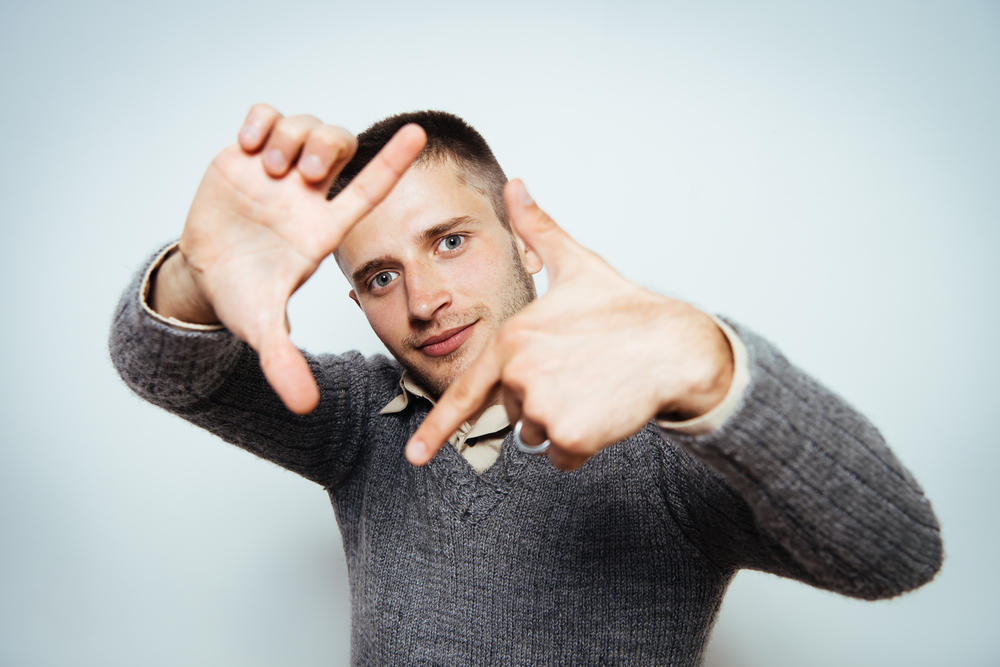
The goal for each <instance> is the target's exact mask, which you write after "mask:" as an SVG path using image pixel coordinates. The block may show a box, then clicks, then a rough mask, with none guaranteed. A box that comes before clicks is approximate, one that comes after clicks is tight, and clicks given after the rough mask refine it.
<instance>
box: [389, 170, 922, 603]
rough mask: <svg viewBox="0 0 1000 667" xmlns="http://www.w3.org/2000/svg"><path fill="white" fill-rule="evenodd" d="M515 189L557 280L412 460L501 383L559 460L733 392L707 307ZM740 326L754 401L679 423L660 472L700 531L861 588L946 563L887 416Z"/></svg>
mask: <svg viewBox="0 0 1000 667" xmlns="http://www.w3.org/2000/svg"><path fill="white" fill-rule="evenodd" d="M505 194H506V195H507V196H506V202H507V205H508V208H509V210H510V213H511V221H512V223H513V224H514V226H515V229H516V230H517V232H518V233H519V234H520V235H521V237H522V238H523V239H524V241H525V243H526V244H527V245H529V246H531V247H532V248H533V249H534V250H535V252H536V253H537V254H539V255H540V256H541V257H542V258H543V260H544V261H545V264H546V266H547V267H548V268H549V276H550V289H549V293H548V294H546V295H545V296H544V297H542V298H541V299H539V300H538V301H536V302H535V303H533V304H532V305H531V306H529V307H528V308H526V309H525V310H524V311H522V312H521V313H519V314H518V315H517V316H515V317H513V318H511V319H510V320H509V321H508V322H507V323H506V324H505V325H504V327H503V328H502V329H501V330H500V332H499V333H498V336H497V338H496V341H495V342H494V344H492V345H491V346H488V347H487V348H486V349H485V350H484V352H483V354H482V355H481V356H480V358H479V359H477V361H476V362H475V363H474V364H473V365H472V366H471V367H470V368H469V369H468V371H467V372H466V373H465V374H464V375H463V376H462V377H460V378H459V379H458V380H457V381H456V382H455V383H454V384H452V386H451V387H450V388H449V389H448V391H447V392H446V393H445V395H444V396H442V399H441V400H440V401H439V402H438V404H437V406H436V407H435V409H434V410H433V411H432V412H431V414H430V415H428V417H427V419H426V420H425V421H424V423H423V425H421V427H420V429H418V431H417V432H416V433H415V434H414V435H413V437H412V438H411V440H410V442H409V443H408V449H407V456H408V457H409V459H410V461H411V462H413V463H416V464H422V463H424V462H426V461H427V460H429V458H430V457H431V456H433V454H434V452H436V451H437V447H438V446H439V444H438V443H439V442H441V441H443V440H444V439H445V438H447V436H448V435H449V434H450V433H451V432H453V431H454V429H455V427H456V426H457V424H459V423H461V421H462V420H463V419H464V418H465V416H466V415H468V414H472V412H474V410H475V409H476V408H478V406H479V405H481V404H482V402H483V401H484V400H485V397H487V396H488V395H489V394H490V393H491V392H492V391H494V390H495V389H496V387H497V386H502V388H503V394H504V403H505V405H506V407H507V411H508V413H509V414H510V417H511V420H517V419H523V420H524V428H523V430H522V433H524V434H525V440H527V441H528V442H529V443H534V442H541V441H542V440H543V439H545V438H548V439H550V440H551V446H550V448H549V450H548V456H549V458H550V460H551V461H552V462H553V464H554V465H556V466H558V467H562V468H575V467H578V466H580V465H582V464H583V463H584V462H585V461H586V460H587V459H588V458H589V457H590V456H592V455H593V454H595V453H596V452H598V451H600V450H601V449H603V448H605V447H608V446H611V445H612V444H614V443H615V442H617V441H619V440H621V439H623V438H625V437H626V436H628V435H630V434H632V433H634V432H636V431H638V430H639V429H640V428H642V427H643V426H644V425H645V424H646V423H647V422H648V421H649V420H650V419H652V418H654V417H660V418H661V424H662V423H663V421H662V418H667V419H669V420H670V421H674V422H676V421H677V420H678V419H689V420H690V419H692V418H695V419H696V418H698V417H701V416H703V415H706V413H709V412H710V411H712V410H713V408H715V407H716V406H718V405H719V404H720V403H724V402H725V397H726V395H727V393H728V389H729V387H730V385H731V383H732V379H733V376H734V371H735V369H736V368H737V365H736V364H735V363H734V358H733V351H734V350H733V349H731V348H730V346H729V344H728V343H727V342H726V338H725V336H724V335H723V334H722V332H721V331H720V329H719V327H718V326H716V324H715V323H714V321H713V320H712V319H711V318H710V317H709V316H707V315H705V314H704V313H701V312H700V311H697V310H696V309H694V308H693V307H691V306H690V305H688V304H684V303H682V302H679V301H676V300H673V299H667V298H665V297H662V296H659V295H655V294H652V293H650V292H648V291H646V290H643V289H641V288H639V287H637V286H635V285H633V284H631V283H629V282H628V281H627V280H625V279H624V278H622V277H621V276H620V275H619V274H618V273H617V272H615V271H614V270H613V269H612V268H611V267H610V266H608V265H607V263H605V262H604V261H603V260H602V259H601V258H600V257H598V256H597V255H595V254H594V253H592V252H590V251H588V250H586V249H585V248H582V247H581V246H580V245H579V244H577V243H575V242H574V241H573V240H572V239H571V238H570V237H569V236H568V235H567V234H566V233H565V232H564V231H562V230H561V229H560V228H559V227H558V226H557V225H556V224H555V223H554V222H553V221H552V220H551V219H549V218H548V216H546V215H545V214H544V213H543V212H542V211H541V210H540V209H538V207H537V206H536V205H535V204H534V202H533V201H531V200H530V198H529V197H527V193H526V192H524V191H523V186H522V185H520V183H518V182H516V181H515V182H512V183H511V184H509V185H508V190H507V192H506V193H505ZM741 338H742V339H743V340H744V341H745V342H746V348H747V350H749V359H748V361H747V363H748V364H749V368H750V371H749V376H750V377H749V387H748V388H747V390H746V393H745V394H744V397H743V400H742V404H741V405H740V406H739V407H738V408H737V410H736V412H735V414H733V415H732V416H731V417H730V418H729V419H728V420H726V421H725V423H724V424H722V426H721V427H720V428H716V429H714V430H711V432H709V433H705V434H701V435H698V434H696V433H688V434H685V433H682V432H679V431H674V432H670V433H669V435H668V437H669V438H670V440H671V441H672V442H674V443H676V444H678V445H680V449H676V448H674V449H672V450H671V448H669V447H668V448H667V449H666V450H664V452H665V453H664V459H663V462H662V463H661V469H660V470H659V471H658V478H659V479H660V480H661V490H662V491H663V493H664V495H665V496H666V497H667V499H668V505H669V506H670V507H671V508H672V511H675V512H676V513H677V516H676V518H677V520H678V522H679V523H680V524H681V525H682V526H684V527H685V529H686V532H687V534H688V535H689V537H690V538H691V539H692V541H693V542H695V544H696V545H698V546H699V548H700V549H701V550H702V552H703V553H705V555H706V557H708V558H709V560H711V561H712V562H714V563H715V564H716V565H717V566H718V567H720V568H721V569H723V570H726V571H730V570H734V569H737V568H740V567H750V568H756V569H762V570H766V571H770V572H775V573H779V574H783V575H785V576H791V577H794V578H797V579H800V580H803V581H807V582H809V583H811V584H814V585H817V586H821V587H824V588H830V589H833V590H837V591H839V592H842V593H845V594H849V595H855V596H859V597H885V596H890V595H894V594H897V593H899V592H902V591H904V590H908V589H910V588H912V587H915V586H917V585H920V584H921V583H923V582H925V581H927V580H928V579H929V578H930V577H931V576H933V574H934V572H936V570H937V569H938V567H939V565H940V558H941V543H940V536H939V534H938V529H937V523H936V520H935V519H934V515H933V513H932V512H931V510H930V506H929V504H928V503H927V501H926V500H925V499H924V497H923V494H922V492H921V490H920V488H919V486H917V484H916V483H915V482H914V480H913V479H912V477H911V476H910V475H909V473H907V472H906V471H905V470H904V469H903V468H902V466H900V465H899V463H898V461H896V459H895V458H894V457H893V456H892V454H891V452H889V450H888V448H886V446H885V444H884V442H883V441H882V439H881V436H879V434H878V432H877V431H876V430H875V429H874V428H873V427H872V426H871V425H870V424H868V422H867V421H865V420H864V418H863V417H861V416H860V415H858V414H857V413H856V412H855V411H854V410H852V409H851V408H850V407H849V406H847V405H846V404H845V403H844V402H843V401H841V400H840V399H839V398H837V397H836V396H834V395H832V394H831V393H830V392H829V391H827V390H826V389H824V388H823V387H821V386H819V385H818V384H817V383H816V382H815V381H813V380H811V379H810V378H808V377H807V376H806V375H804V374H803V373H801V372H800V371H798V370H797V369H795V368H794V367H792V366H791V365H790V364H788V362H787V361H786V360H785V359H784V358H783V357H782V356H781V355H780V354H778V353H777V352H776V351H775V350H774V349H773V348H771V347H770V345H768V344H767V343H766V342H765V341H763V340H761V339H759V338H757V337H756V336H753V335H752V334H749V333H748V332H746V333H743V334H742V335H741ZM529 427H530V428H529ZM529 434H530V435H529ZM670 451H673V452H674V453H675V454H676V456H673V455H671V454H670ZM706 464H707V466H708V467H706ZM681 469H683V474H679V472H678V471H679V470H681ZM713 471H714V472H713ZM681 488H683V489H684V490H683V491H679V489H681Z"/></svg>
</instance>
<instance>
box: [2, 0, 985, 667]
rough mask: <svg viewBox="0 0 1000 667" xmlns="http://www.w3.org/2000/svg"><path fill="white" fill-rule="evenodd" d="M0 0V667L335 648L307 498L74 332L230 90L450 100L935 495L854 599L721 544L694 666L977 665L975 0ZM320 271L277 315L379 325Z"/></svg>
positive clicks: (175, 190)
mask: <svg viewBox="0 0 1000 667" xmlns="http://www.w3.org/2000/svg"><path fill="white" fill-rule="evenodd" d="M695 5H696V6H695ZM804 5H808V6H809V7H808V8H806V7H805V6H804ZM0 12H2V13H0V91H2V93H0V94H2V100H3V104H2V106H0V127H2V128H3V133H4V136H3V140H2V142H0V146H2V149H0V155H2V160H0V222H2V225H3V228H2V229H3V236H2V242H0V281H2V283H0V284H2V291H0V299H2V301H0V306H2V310H0V312H2V318H3V327H2V329H0V392H2V393H0V398H2V400H0V664H2V665H17V666H20V665H70V664H72V665H77V666H81V667H82V666H85V665H100V666H102V667H106V666H110V665H123V666H125V665H128V666H133V665H180V664H183V665H216V666H218V665H222V666H225V665H241V666H256V665H301V666H308V665H342V664H346V663H347V661H348V654H349V618H348V615H349V610H348V604H347V584H346V578H345V572H344V560H343V554H342V550H341V547H340V541H339V537H338V534H337V529H336V524H335V521H334V517H333V512H332V511H331V509H330V507H329V503H328V500H327V498H326V496H325V495H324V493H323V491H322V490H321V489H320V488H319V487H317V486H315V485H313V484H311V483H309V482H306V481H303V480H301V479H299V478H297V477H295V476H294V475H292V474H290V473H286V472H284V471H281V470H279V469H277V468H275V467H274V466H271V465H270V464H266V463H263V462H260V461H258V460H255V459H254V458H252V457H251V456H249V455H247V454H245V453H243V452H241V451H238V450H236V449H235V448H232V447H230V446H228V445H225V444H223V443H221V442H220V441H217V440H215V439H213V438H212V437H209V436H207V435H204V434H202V433H201V432H199V431H198V430H197V429H195V428H194V427H191V426H189V425H187V424H186V423H183V422H182V421H180V420H179V419H176V418H174V417H171V416H169V415H167V414H165V413H162V412H160V411H158V410H156V409H154V408H152V407H149V406H147V405H145V404H143V403H141V402H140V401H139V400H138V399H136V398H134V397H133V396H132V395H131V394H130V393H129V392H128V391H127V390H126V388H125V387H124V385H123V384H122V383H121V382H120V381H119V380H118V378H117V376H116V375H115V372H114V370H113V369H112V367H111V365H110V362H109V361H108V358H107V352H106V343H105V340H106V336H107V329H108V324H109V321H110V317H111V313H112V310H113V308H114V305H115V302H116V301H117V298H118V294H119V293H120V291H121V289H122V288H123V287H124V285H125V284H126V282H127V281H128V279H129V277H130V275H131V273H132V272H133V270H134V269H135V268H136V267H137V266H139V264H140V263H141V262H142V261H143V260H144V258H145V257H146V256H147V254H148V253H149V252H151V251H152V250H153V249H154V248H155V247H156V246H157V245H158V244H160V243H162V242H165V241H167V240H169V239H171V238H173V237H175V236H177V235H178V234H179V232H180V229H181V226H182V224H183V221H184V217H185V214H186V211H187V207H188V204H189V202H190V199H191V196H192V194H193V193H194V190H195V187H196V186H197V183H198V181H199V179H200V177H201V174H202V173H203V171H204V168H205V166H206V165H207V163H208V162H209V160H210V159H211V158H212V156H213V155H214V154H215V153H216V152H218V151H219V150H220V149H221V148H222V147H223V146H225V145H226V144H227V143H230V142H231V141H233V140H234V139H235V136H236V131H237V129H238V127H239V124H240V122H241V120H242V117H243V115H244V113H245V111H246V109H247V108H248V107H249V106H250V105H251V104H252V103H254V102H258V101H267V102H270V103H272V104H274V105H275V106H277V107H278V108H279V109H281V110H282V111H284V112H288V113H299V112H309V113H313V114H315V115H317V116H319V117H321V118H323V119H324V120H329V121H332V122H336V123H339V124H341V125H344V126H345V127H347V128H349V129H351V130H353V131H356V132H357V131H360V130H361V129H363V128H364V127H366V126H367V125H368V124H370V123H371V122H373V121H375V120H377V119H379V118H381V117H383V116H385V115H389V114H391V113H395V112H399V111H405V110H414V109H422V108H437V109H445V110H449V111H452V112H454V113H457V114H459V115H461V116H463V117H465V118H466V119H467V120H468V121H469V122H471V123H472V124H473V125H475V126H476V127H477V128H478V129H479V130H480V131H481V132H482V133H483V134H484V135H485V136H486V137H487V139H488V140H489V141H490V142H491V144H492V146H493V148H494V150H495V152H496V154H497V156H498V158H499V159H500V162H501V164H503V165H504V167H505V169H506V170H507V173H508V175H509V176H520V177H522V178H524V179H525V180H526V182H527V184H528V186H529V188H530V190H531V192H532V194H533V195H534V197H535V199H536V200H537V201H538V202H539V203H540V204H541V205H542V206H543V207H545V208H546V209H547V210H548V211H549V212H550V213H551V214H552V215H553V216H554V217H556V219H557V220H559V221H560V222H561V223H562V224H563V225H564V226H565V227H566V228H567V229H569V230H570V232H571V233H573V234H574V235H575V236H576V237H577V238H578V239H579V240H580V241H582V242H583V243H585V244H586V245H588V246H589V247H591V248H594V249H595V250H597V251H599V252H600V253H601V254H603V256H604V257H606V258H607V259H608V260H609V261H610V262H611V263H612V264H613V265H615V266H616V267H617V268H618V269H619V270H621V271H622V272H623V273H624V274H625V275H626V276H628V277H630V278H631V279H633V280H635V281H637V282H639V283H641V284H643V285H647V286H650V287H652V288H655V289H658V290H660V291H663V292H666V293H669V294H674V295H680V296H682V297H684V298H686V299H688V300H691V301H693V302H694V303H696V304H698V305H700V306H701V307H703V308H706V309H708V310H711V311H713V312H720V313H724V314H727V315H729V316H732V317H734V318H735V319H737V320H739V321H741V322H743V323H744V324H747V325H749V326H750V327H752V328H754V329H756V330H757V331H759V332H761V333H763V334H764V335H765V336H767V337H769V338H770V339H771V340H773V341H775V342H776V343H777V344H778V345H779V346H780V347H781V348H782V349H783V350H784V351H785V352H786V353H787V355H788V356H789V357H790V358H791V359H792V360H793V361H795V362H796V363H798V364H799V365H800V366H802V367H804V368H805V369H807V370H808V371H810V372H811V373H813V374H814V375H816V376H817V377H818V378H819V379H820V380H822V381H823V382H825V383H827V384H828V385H829V386H830V387H832V388H833V389H834V390H835V391H837V392H839V393H841V394H842V395H844V396H846V397H848V398H849V400H850V401H851V402H853V403H854V404H855V405H856V406H857V407H859V408H860V409H861V410H862V411H863V412H865V413H866V414H867V415H869V416H870V417H871V418H872V419H873V420H874V421H875V423H876V424H877V425H879V427H880V428H881V429H882V431H883V433H884V434H885V435H886V437H887V438H888V439H889V441H890V443H891V444H892V446H893V447H894V450H895V451H896V453H897V454H898V455H899V457H900V458H901V459H902V460H903V462H904V463H905V464H906V465H907V466H909V468H910V469H911V470H912V471H913V472H914V474H915V475H916V477H917V478H918V479H919V480H920V481H921V483H922V484H923V485H924V487H925V489H926V491H927V493H928V495H929V496H930V498H931V500H932V502H933V503H934V507H935V509H936V510H937V513H938V516H939V518H940V520H941V522H942V524H943V527H944V537H945V546H946V550H947V560H946V563H945V567H944V569H943V571H942V572H941V574H940V575H939V576H938V578H937V579H936V580H935V581H934V582H933V583H932V584H930V585H928V586H927V587H925V588H924V589H921V590H919V591H917V592H915V593H912V594H909V595H906V596H904V597H902V598H900V599H897V600H892V601H888V602H879V603H863V602H858V601H854V600H848V599H844V598H841V597H838V596H836V595H833V594H829V593H824V592H818V591H815V590H812V589H809V588H807V587H805V586H802V585H799V584H796V583H791V582H787V581H781V580H778V579H776V578H774V577H769V576H764V575H757V574H753V573H741V574H740V575H739V576H738V577H737V578H736V581H735V583H734V585H733V587H732V589H731V592H730V595H729V596H728V598H727V600H726V603H725V605H724V607H723V610H722V614H721V617H720V619H719V622H718V625H717V628H716V632H715V635H714V638H713V640H712V645H711V650H710V655H709V662H710V664H713V665H721V666H728V667H738V666H744V667H750V666H756V665H767V666H769V667H773V666H782V665H788V666H800V665H810V666H831V667H832V666H835V665H837V666H839V665H908V666H920V665H928V666H930V665H942V664H951V665H963V666H967V667H972V666H978V665H996V664H998V662H1000V641H998V640H997V638H996V637H997V628H998V627H1000V602H998V598H997V594H998V593H1000V580H998V579H1000V574H998V572H1000V568H997V567H996V564H995V560H996V555H997V551H998V547H1000V538H998V532H997V518H996V517H997V511H998V509H1000V502H998V498H997V492H996V486H997V485H996V481H995V480H996V477H997V473H996V468H997V466H998V464H1000V454H998V437H997V436H996V429H995V425H994V424H993V423H992V421H993V420H994V419H995V417H996V416H997V405H998V399H1000V393H998V390H997V376H998V371H1000V359H998V353H997V345H996V331H997V329H998V324H1000V323H998V317H997V315H998V305H1000V300H998V296H1000V295H998V288H1000V275H998V274H1000V270H998V268H1000V262H998V259H997V256H998V251H1000V194H998V192H1000V188H998V183H1000V178H998V177H1000V157H998V156H1000V130H998V128H1000V93H998V91H1000V4H998V3H997V2H995V1H994V2H978V3H977V2H962V3H945V2H940V3H928V2H895V3H884V2H883V3H869V2H843V1H837V2H825V3H793V2H788V3H779V2H767V3H735V2H733V3H711V4H709V3H669V4H664V3H660V2H656V3H654V2H649V3H628V2H615V3H612V2H606V3H599V2H572V3H571V2H565V3H548V4H546V3H516V2H514V3H503V4H501V3H491V4H488V5H487V4H483V5H473V4H472V3H457V2H456V3H453V4H436V3H403V2H398V3H395V4H379V3H374V2H370V3H359V2H356V3H349V4H348V3H338V2H324V3H318V2H317V3H307V2H298V3H296V2H281V3H278V2H274V3H260V2H232V3H222V2H214V3H213V2H208V3H205V2H190V1H186V0H185V1H175V2H157V3H137V2H130V3H125V2H119V3H115V2H107V3H100V2H92V1H84V2H64V3H53V2H44V1H42V2H32V3H30V4H29V3H25V2H21V3H12V2H3V3H2V4H0ZM346 291H347V285H346V283H345V282H344V280H343V278H342V277H341V276H340V275H339V273H337V271H336V267H335V266H333V265H332V264H328V265H326V266H324V268H323V269H322V270H321V272H320V273H319V274H318V275H317V276H316V278H315V279H314V280H313V281H312V282H311V283H309V284H308V285H307V286H306V287H305V288H303V289H302V290H301V292H300V293H299V294H298V295H296V297H295V298H294V299H293V302H292V305H291V309H290V312H291V318H292V324H293V327H294V332H293V333H294V338H295V340H296V342H297V343H298V344H300V345H303V346H305V347H307V348H309V349H311V350H313V351H342V350H345V349H350V348H359V349H361V350H363V351H364V352H366V353H374V352H376V351H378V350H379V349H380V346H379V343H378V341H377V340H376V339H375V338H374V336H373V335H372V334H371V333H370V332H369V331H368V330H367V327H366V324H365V322H364V320H363V319H362V318H361V315H360V312H359V311H358V310H357V308H356V307H355V306H354V305H353V304H352V303H351V302H350V301H348V299H347V297H346Z"/></svg>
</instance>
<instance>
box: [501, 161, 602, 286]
mask: <svg viewBox="0 0 1000 667" xmlns="http://www.w3.org/2000/svg"><path fill="white" fill-rule="evenodd" d="M503 198H504V203H505V204H506V205H507V211H508V213H509V214H510V221H511V224H512V225H513V227H514V231H516V232H517V233H518V235H519V236H520V237H521V239H523V240H524V242H525V243H526V244H528V245H529V246H530V247H531V249H532V250H534V251H535V253H537V254H538V256H539V257H541V259H542V262H543V263H544V264H545V268H546V269H547V270H548V273H549V282H550V283H552V282H557V281H558V279H559V273H560V271H561V270H562V271H565V270H566V269H568V268H570V267H571V266H573V264H574V259H576V258H578V257H579V256H580V254H581V251H582V252H587V250H586V248H584V247H583V246H581V245H580V244H579V243H577V242H576V241H574V240H573V238H572V237H571V236H570V235H569V234H567V233H566V232H565V231H564V230H563V229H562V227H560V226H559V225H557V224H556V223H555V221H554V220H553V219H552V218H550V217H549V216H548V215H546V213H545V211H543V210H542V209H540V208H539V207H538V205H537V204H536V203H535V200H533V199H532V198H531V195H529V194H528V190H527V188H525V187H524V183H523V182H521V180H520V179H517V178H515V179H514V180H512V181H510V182H508V183H507V185H506V186H505V187H504V190H503Z"/></svg>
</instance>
